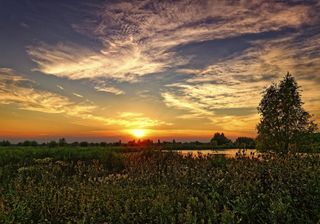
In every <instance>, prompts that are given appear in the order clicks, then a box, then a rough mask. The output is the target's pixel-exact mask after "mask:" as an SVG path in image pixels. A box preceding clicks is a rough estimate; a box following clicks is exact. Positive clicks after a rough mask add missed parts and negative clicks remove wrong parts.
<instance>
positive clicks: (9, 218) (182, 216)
mask: <svg viewBox="0 0 320 224" xmlns="http://www.w3.org/2000/svg"><path fill="white" fill-rule="evenodd" d="M20 149H21V148H19V149H16V148H13V149H11V150H12V152H14V153H15V155H16V156H13V155H11V156H9V157H6V158H5V159H3V160H2V163H1V165H0V183H1V185H0V192H1V194H0V223H291V222H296V223H317V222H319V220H320V213H319V211H320V204H319V203H318V202H319V201H320V184H319V183H320V159H319V156H317V155H300V156H298V155H291V156H290V155H288V156H286V157H278V156H270V155H266V156H263V157H262V158H261V159H245V158H240V159H226V158H224V157H223V156H221V155H218V156H214V155H212V156H203V155H200V156H199V157H197V158H193V157H192V156H187V157H182V156H180V155H179V154H177V153H171V152H168V153H161V152H155V151H151V150H148V151H141V152H133V153H119V152H120V150H118V149H114V150H108V151H103V149H101V148H91V147H85V148H74V149H73V148H64V149H61V147H58V148H51V149H44V148H40V147H37V148H34V154H33V156H30V157H28V156H27V155H29V154H30V153H31V155H32V151H31V149H29V151H27V152H24V151H23V150H20ZM24 149H25V150H28V148H27V147H26V148H24ZM41 149H42V150H44V152H41ZM3 150H4V151H5V152H3ZM50 150H51V151H52V152H51V151H50ZM77 150H78V152H79V153H78V154H77V153H76V152H77ZM90 150H91V151H92V152H90ZM64 151H66V152H67V153H64ZM100 151H103V152H101V153H100ZM8 152H9V150H8V149H7V147H6V148H0V153H1V156H3V155H7V153H8ZM24 153H25V154H24ZM19 154H20V155H19ZM68 154H69V156H66V155H68ZM65 156H66V157H65ZM1 158H2V157H1ZM12 158H20V159H12Z"/></svg>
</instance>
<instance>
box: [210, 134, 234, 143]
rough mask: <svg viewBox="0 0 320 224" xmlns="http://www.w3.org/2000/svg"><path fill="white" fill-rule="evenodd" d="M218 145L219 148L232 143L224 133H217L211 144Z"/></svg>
mask: <svg viewBox="0 0 320 224" xmlns="http://www.w3.org/2000/svg"><path fill="white" fill-rule="evenodd" d="M214 142H215V143H216V144H217V145H218V146H220V145H225V144H228V143H231V140H230V139H228V138H227V137H226V136H225V135H224V133H223V132H222V133H221V134H220V133H219V132H217V133H215V134H214V136H213V137H212V138H211V143H214Z"/></svg>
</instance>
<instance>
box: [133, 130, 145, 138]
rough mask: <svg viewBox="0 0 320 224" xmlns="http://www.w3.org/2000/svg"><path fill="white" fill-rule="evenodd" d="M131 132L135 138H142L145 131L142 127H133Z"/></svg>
mask: <svg viewBox="0 0 320 224" xmlns="http://www.w3.org/2000/svg"><path fill="white" fill-rule="evenodd" d="M131 133H132V134H133V135H134V136H135V137H136V138H142V137H144V136H145V135H146V131H145V130H143V129H133V130H132V131H131Z"/></svg>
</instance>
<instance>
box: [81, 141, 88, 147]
mask: <svg viewBox="0 0 320 224" xmlns="http://www.w3.org/2000/svg"><path fill="white" fill-rule="evenodd" d="M88 146H89V143H88V142H80V147H88Z"/></svg>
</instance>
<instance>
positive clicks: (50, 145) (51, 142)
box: [48, 141, 58, 148]
mask: <svg viewBox="0 0 320 224" xmlns="http://www.w3.org/2000/svg"><path fill="white" fill-rule="evenodd" d="M48 146H49V148H54V147H57V146H58V143H57V142H56V141H50V142H49V143H48Z"/></svg>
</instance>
